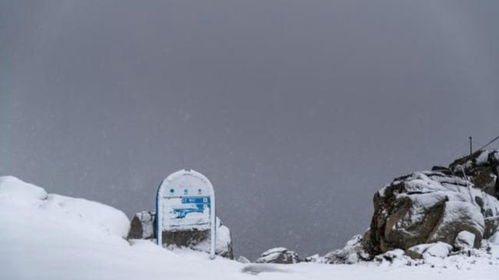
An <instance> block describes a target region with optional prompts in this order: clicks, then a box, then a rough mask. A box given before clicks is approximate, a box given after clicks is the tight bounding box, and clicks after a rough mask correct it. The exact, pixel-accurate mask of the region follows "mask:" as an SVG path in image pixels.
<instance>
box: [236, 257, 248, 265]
mask: <svg viewBox="0 0 499 280" xmlns="http://www.w3.org/2000/svg"><path fill="white" fill-rule="evenodd" d="M236 261H237V262H240V263H251V261H250V260H249V259H248V258H247V257H245V256H239V257H237V259H236Z"/></svg>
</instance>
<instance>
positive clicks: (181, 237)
mask: <svg viewBox="0 0 499 280" xmlns="http://www.w3.org/2000/svg"><path fill="white" fill-rule="evenodd" d="M155 219H156V213H155V212H154V211H141V212H138V213H136V214H135V215H134V217H133V218H132V221H131V226H130V231H129V233H128V239H155V238H156V231H155ZM216 237H217V242H216V249H215V253H216V254H217V255H219V256H222V257H225V258H230V259H232V258H234V254H233V249H232V238H231V235H230V229H229V228H228V227H227V226H225V225H223V224H222V222H221V220H220V219H219V218H218V217H217V234H216ZM209 238H210V232H209V230H205V231H199V230H184V231H164V232H163V236H162V240H163V245H164V246H166V247H170V248H174V247H189V248H191V249H193V250H198V251H205V252H209V250H210V243H209Z"/></svg>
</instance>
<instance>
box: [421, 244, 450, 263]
mask: <svg viewBox="0 0 499 280" xmlns="http://www.w3.org/2000/svg"><path fill="white" fill-rule="evenodd" d="M451 250H452V246H451V245H449V244H447V243H445V242H436V243H433V244H430V246H428V248H426V250H424V252H423V258H424V259H428V258H430V257H434V258H445V257H447V256H448V255H449V253H450V252H451Z"/></svg>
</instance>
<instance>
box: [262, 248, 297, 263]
mask: <svg viewBox="0 0 499 280" xmlns="http://www.w3.org/2000/svg"><path fill="white" fill-rule="evenodd" d="M300 261H301V260H300V258H299V256H298V254H297V253H296V252H294V251H291V250H288V249H286V248H284V247H278V248H273V249H270V250H267V251H265V252H263V253H262V256H261V257H260V258H258V259H257V260H256V263H281V264H291V263H298V262H300Z"/></svg>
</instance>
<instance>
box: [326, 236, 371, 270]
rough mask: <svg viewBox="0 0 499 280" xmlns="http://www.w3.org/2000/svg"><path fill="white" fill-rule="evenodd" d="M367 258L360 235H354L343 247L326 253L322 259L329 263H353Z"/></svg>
mask: <svg viewBox="0 0 499 280" xmlns="http://www.w3.org/2000/svg"><path fill="white" fill-rule="evenodd" d="M368 259H369V254H368V253H367V252H366V251H365V248H364V245H363V244H362V236H361V235H355V236H354V237H353V238H352V239H350V240H349V241H348V242H347V243H346V244H345V247H344V248H342V249H338V250H334V251H332V252H329V253H327V254H326V255H325V256H324V258H323V261H324V262H325V263H329V264H354V263H358V262H359V261H365V260H368Z"/></svg>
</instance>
